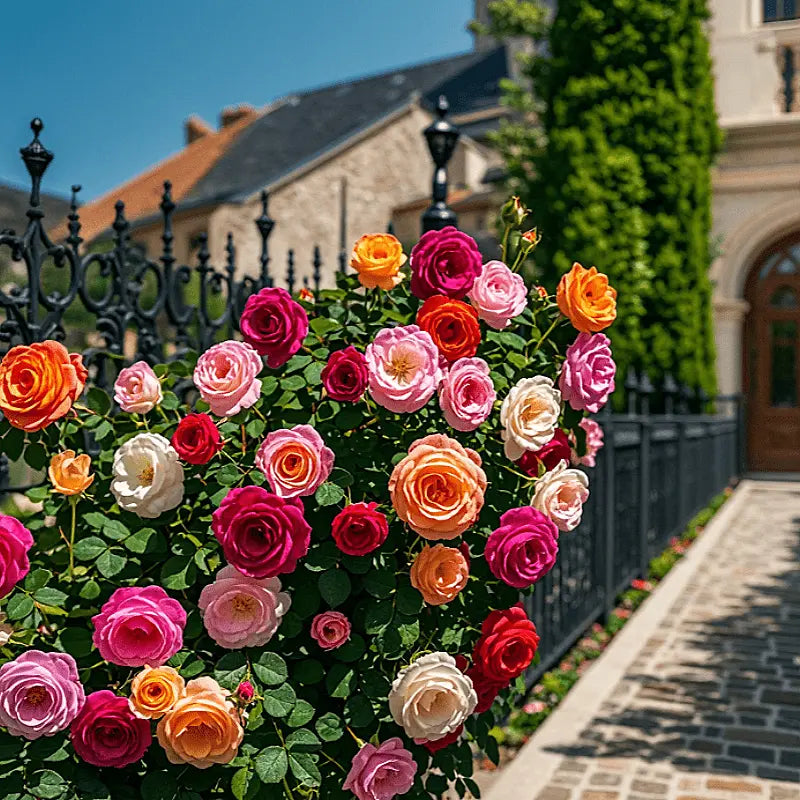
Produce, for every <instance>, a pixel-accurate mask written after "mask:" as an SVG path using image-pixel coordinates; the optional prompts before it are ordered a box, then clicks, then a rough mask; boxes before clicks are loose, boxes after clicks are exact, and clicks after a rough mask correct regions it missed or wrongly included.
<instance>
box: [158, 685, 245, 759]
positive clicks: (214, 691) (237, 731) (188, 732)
mask: <svg viewBox="0 0 800 800" xmlns="http://www.w3.org/2000/svg"><path fill="white" fill-rule="evenodd" d="M229 694H230V693H229V692H227V691H225V690H224V689H223V688H222V687H221V686H220V685H219V684H218V683H217V682H216V681H215V680H214V679H213V678H195V679H194V680H193V681H189V683H187V684H186V691H185V693H184V695H183V697H181V698H180V700H178V702H177V703H175V705H174V706H173V707H172V708H171V709H170V711H168V712H167V714H166V715H165V716H164V717H162V718H161V721H160V722H159V723H158V727H157V728H156V736H157V737H158V743H159V744H160V745H161V746H162V747H163V748H164V752H165V753H166V754H167V759H168V760H169V762H170V763H171V764H191V765H192V766H193V767H197V768H198V769H206V767H210V766H211V765H212V764H228V763H229V762H230V761H232V760H233V759H234V758H235V757H236V753H237V751H238V750H239V745H240V744H241V743H242V738H243V736H244V731H243V730H242V725H241V722H240V721H239V714H238V712H237V711H236V707H235V706H234V705H233V703H232V702H231V701H230V700H228V695H229Z"/></svg>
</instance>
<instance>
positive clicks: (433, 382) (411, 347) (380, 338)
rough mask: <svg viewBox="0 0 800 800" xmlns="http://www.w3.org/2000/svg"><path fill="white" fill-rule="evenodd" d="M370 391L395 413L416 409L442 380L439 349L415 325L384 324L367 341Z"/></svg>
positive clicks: (428, 335)
mask: <svg viewBox="0 0 800 800" xmlns="http://www.w3.org/2000/svg"><path fill="white" fill-rule="evenodd" d="M366 359H367V369H368V370H369V393H370V394H371V395H372V398H373V400H375V402H376V403H377V404H378V405H380V406H383V407H384V408H388V409H389V411H394V412H395V413H396V414H407V413H410V412H412V411H419V410H420V409H421V408H422V407H423V406H424V405H425V403H427V402H428V400H430V399H431V397H432V396H433V393H434V392H435V391H436V387H437V386H438V385H439V383H440V382H441V380H442V375H443V373H442V369H441V367H440V365H439V351H438V349H437V348H436V345H435V344H434V343H433V339H431V336H430V334H429V333H427V331H423V330H422V329H421V328H420V327H419V326H417V325H405V326H402V327H398V328H384V329H383V330H381V331H378V334H377V335H376V336H375V338H374V339H373V340H372V342H370V344H368V345H367V351H366Z"/></svg>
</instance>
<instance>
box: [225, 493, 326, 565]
mask: <svg viewBox="0 0 800 800" xmlns="http://www.w3.org/2000/svg"><path fill="white" fill-rule="evenodd" d="M211 530H212V531H213V532H214V536H216V537H217V541H218V542H219V543H220V545H221V546H222V553H223V555H224V556H225V559H226V561H227V562H228V563H229V564H231V565H232V566H234V567H236V569H238V570H239V572H241V573H242V574H243V575H247V576H249V577H251V578H274V577H275V576H276V575H281V574H284V573H287V572H294V571H295V569H296V568H297V560H298V559H299V558H302V557H303V556H304V555H305V554H306V553H307V552H308V548H309V545H310V544H311V526H310V525H309V524H308V523H307V522H306V520H305V517H304V516H303V507H302V503H301V502H300V501H299V500H298V499H296V498H293V499H285V498H283V497H278V495H276V494H272V493H271V492H268V491H267V490H266V489H264V488H263V487H262V486H242V487H240V488H237V489H231V490H230V491H229V492H228V494H227V495H225V498H224V499H223V500H222V502H221V503H220V506H219V508H218V509H217V510H216V511H215V512H214V514H213V515H212V518H211Z"/></svg>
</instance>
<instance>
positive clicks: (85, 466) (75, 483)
mask: <svg viewBox="0 0 800 800" xmlns="http://www.w3.org/2000/svg"><path fill="white" fill-rule="evenodd" d="M91 467H92V458H91V456H88V455H86V454H85V453H83V454H81V455H79V456H76V455H75V451H74V450H65V451H64V452H63V453H58V455H55V456H53V457H52V458H51V459H50V467H49V468H48V470H47V474H48V475H49V476H50V483H52V484H53V488H54V489H55V490H56V491H57V492H58V493H59V494H66V495H75V494H81V492H85V491H86V490H87V489H88V488H89V487H90V486H91V485H92V481H93V480H94V475H90V474H89V470H90V469H91Z"/></svg>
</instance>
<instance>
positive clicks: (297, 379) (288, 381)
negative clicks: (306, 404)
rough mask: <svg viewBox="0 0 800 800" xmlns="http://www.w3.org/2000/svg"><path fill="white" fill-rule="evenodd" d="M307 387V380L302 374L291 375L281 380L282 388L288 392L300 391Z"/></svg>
mask: <svg viewBox="0 0 800 800" xmlns="http://www.w3.org/2000/svg"><path fill="white" fill-rule="evenodd" d="M305 388H306V381H305V379H304V378H303V376H302V375H289V377H288V378H284V379H283V380H282V381H281V389H285V390H286V391H287V392H299V391H300V390H301V389H305Z"/></svg>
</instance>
